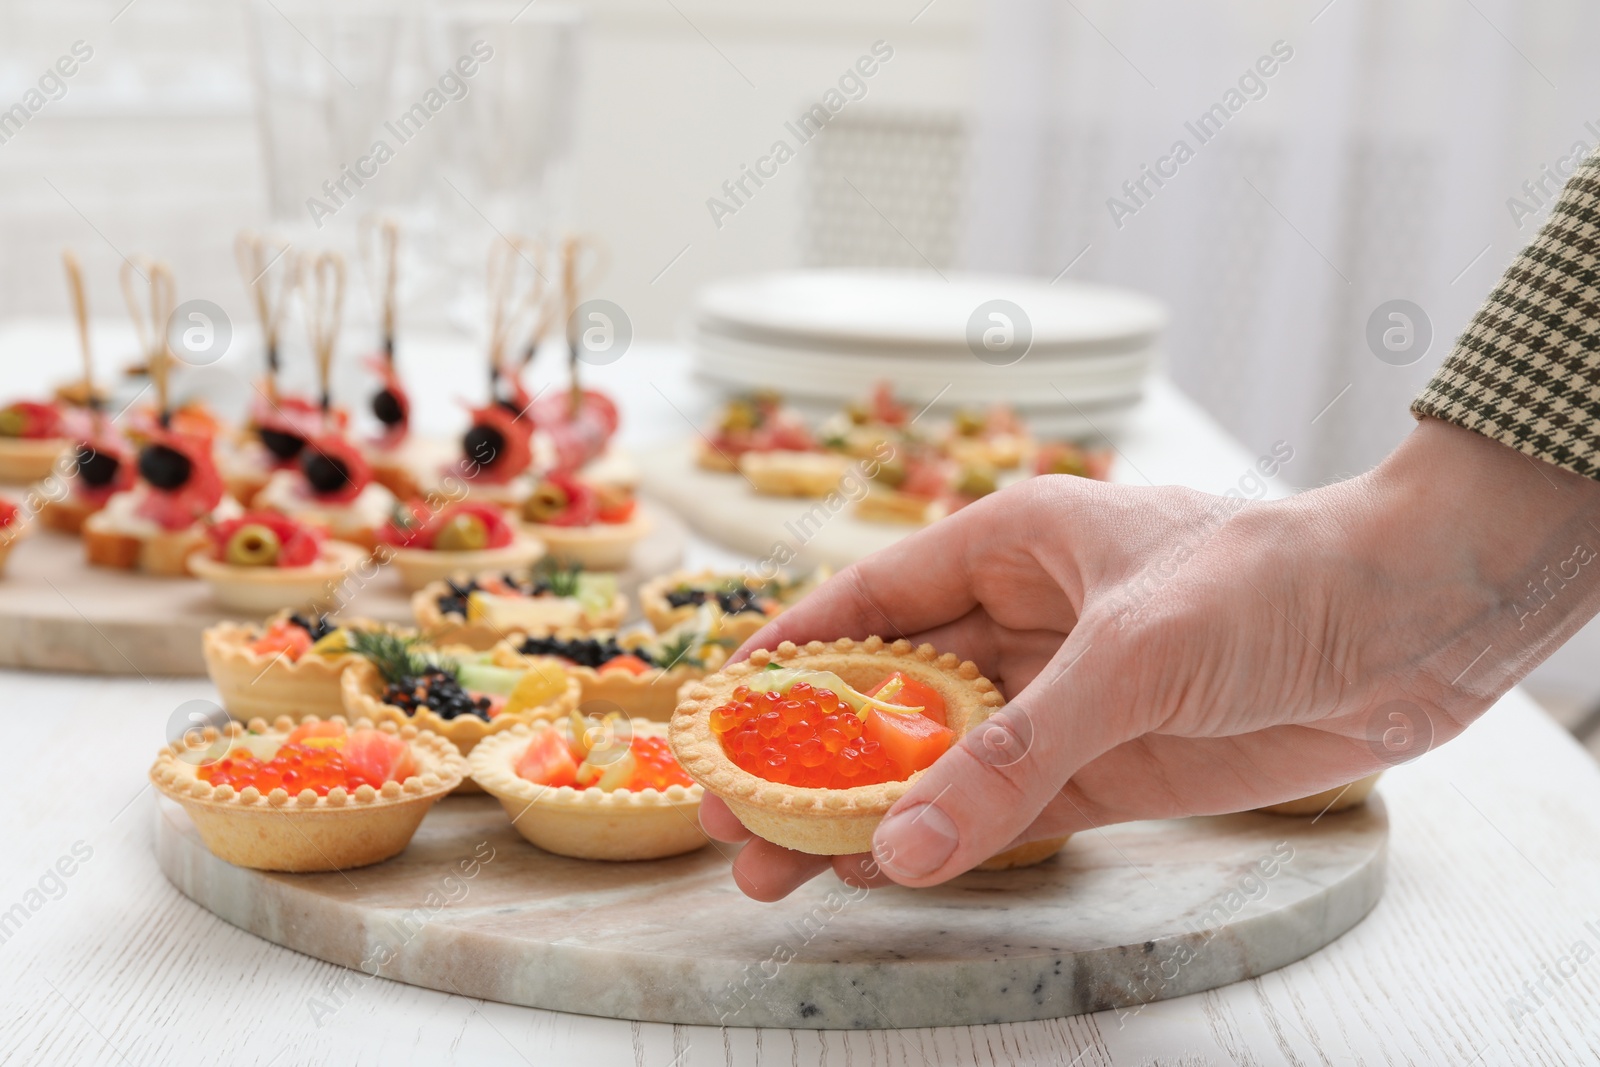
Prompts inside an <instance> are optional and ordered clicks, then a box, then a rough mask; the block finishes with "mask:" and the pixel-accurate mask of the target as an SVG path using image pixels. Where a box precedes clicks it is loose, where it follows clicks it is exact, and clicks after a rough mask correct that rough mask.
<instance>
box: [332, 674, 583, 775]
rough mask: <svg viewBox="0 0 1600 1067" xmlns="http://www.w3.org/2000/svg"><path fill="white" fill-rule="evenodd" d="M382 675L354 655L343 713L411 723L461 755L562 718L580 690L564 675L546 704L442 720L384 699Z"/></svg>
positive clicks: (344, 682) (343, 684) (344, 684)
mask: <svg viewBox="0 0 1600 1067" xmlns="http://www.w3.org/2000/svg"><path fill="white" fill-rule="evenodd" d="M383 688H384V687H383V676H382V675H380V674H379V673H378V668H376V667H374V666H373V665H372V663H371V661H369V660H367V659H364V658H360V657H357V662H355V663H352V664H351V665H350V666H349V667H348V668H347V669H346V670H345V672H344V675H343V676H342V677H341V678H340V679H339V696H340V699H341V700H342V702H343V704H344V710H345V714H347V715H350V716H355V717H361V718H368V719H371V720H373V721H374V722H388V723H395V724H397V725H398V724H402V723H404V724H410V725H412V726H416V727H418V728H419V729H423V730H427V731H429V732H430V733H435V734H438V735H439V736H440V737H443V738H444V739H445V740H447V741H449V742H450V743H451V744H452V745H454V746H455V747H456V751H458V752H460V753H461V755H462V756H468V755H471V754H472V750H473V749H474V748H475V747H477V745H478V743H479V742H480V741H483V740H484V739H485V738H487V737H490V736H492V735H494V734H497V733H500V732H501V731H504V730H509V729H511V728H512V727H514V726H516V725H518V724H519V723H521V724H528V723H532V722H534V721H536V720H538V719H561V718H565V717H566V716H567V715H569V714H570V713H572V712H573V711H575V710H577V707H578V700H579V696H580V694H581V692H582V690H581V688H580V687H579V685H578V682H577V680H576V679H574V678H573V677H572V675H571V674H570V673H569V674H568V675H567V688H566V690H565V691H564V692H563V693H562V694H561V695H560V696H559V697H557V698H556V699H555V700H553V701H551V702H550V703H549V704H541V705H539V706H538V707H537V708H534V709H533V710H531V711H526V712H513V713H512V714H509V715H507V714H504V713H502V714H500V715H496V716H495V717H494V718H493V719H490V720H489V721H488V722H484V721H483V720H482V719H480V718H478V717H477V716H476V715H461V716H458V717H456V718H454V719H441V718H440V717H439V716H438V714H437V713H436V712H434V711H433V710H432V709H431V708H423V709H421V710H419V711H418V712H417V713H416V714H415V715H407V714H406V713H405V709H404V708H400V707H397V706H395V705H394V704H386V703H384V702H383V699H382V697H383ZM478 791H479V790H478V787H477V785H476V784H475V783H474V782H473V781H472V779H470V778H466V779H463V781H462V782H461V785H460V787H459V788H458V789H457V792H460V793H476V792H478Z"/></svg>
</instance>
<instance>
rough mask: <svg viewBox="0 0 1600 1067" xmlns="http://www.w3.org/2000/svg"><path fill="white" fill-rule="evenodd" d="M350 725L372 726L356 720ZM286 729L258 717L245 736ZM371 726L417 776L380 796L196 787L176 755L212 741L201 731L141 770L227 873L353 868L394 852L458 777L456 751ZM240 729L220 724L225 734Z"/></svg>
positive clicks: (404, 731)
mask: <svg viewBox="0 0 1600 1067" xmlns="http://www.w3.org/2000/svg"><path fill="white" fill-rule="evenodd" d="M353 725H354V726H355V727H357V728H360V727H365V726H371V725H373V724H372V722H371V721H370V720H358V721H357V722H356V723H355V724H353ZM294 726H295V723H294V722H293V721H291V720H290V719H289V718H287V717H283V718H280V719H279V720H278V721H277V722H275V723H273V724H272V726H271V727H270V728H269V727H268V726H267V723H266V722H265V720H262V719H254V720H252V721H251V722H250V724H249V727H248V729H249V730H250V731H251V732H255V733H271V734H278V735H280V736H287V735H288V733H289V731H290V730H291V729H293V728H294ZM378 728H379V729H383V730H388V731H391V732H395V733H398V734H399V736H400V737H402V738H404V739H405V740H406V741H407V742H409V743H410V745H411V751H412V755H413V756H414V757H415V758H416V760H417V765H418V768H419V771H420V773H418V774H416V775H413V776H412V777H410V778H407V779H406V780H405V781H404V782H403V783H402V782H385V783H384V785H383V788H381V789H374V788H372V787H371V786H367V785H364V786H362V787H361V788H359V789H357V790H355V791H354V792H348V793H347V792H346V791H345V790H343V789H334V790H330V791H329V793H328V795H327V796H321V797H319V796H317V794H316V793H315V792H313V791H311V790H309V789H307V790H305V791H303V792H301V793H300V794H299V795H297V796H290V795H289V794H288V793H287V792H285V791H284V790H282V789H274V790H273V791H272V792H271V793H268V794H265V795H263V794H261V793H259V792H257V791H256V790H255V789H254V788H246V789H244V790H241V791H239V792H235V791H234V790H233V788H232V787H231V786H219V787H213V786H212V785H211V784H210V783H209V782H204V781H201V780H200V779H199V778H198V777H197V775H196V770H197V767H198V763H197V762H195V763H191V762H189V760H187V759H185V758H184V757H185V756H186V755H190V754H191V753H192V752H194V751H195V750H197V749H200V748H204V747H206V746H207V745H209V744H211V743H212V742H214V741H216V740H217V739H219V738H220V737H221V736H222V735H221V734H219V733H218V732H217V731H216V730H214V729H212V728H210V727H207V728H206V729H205V731H204V733H203V734H202V735H201V736H199V737H194V736H191V737H188V738H184V739H180V740H179V741H178V742H176V743H174V744H172V745H169V746H167V747H166V748H165V749H163V750H162V751H161V753H160V754H159V755H158V756H157V757H156V761H155V763H154V764H152V765H151V767H150V781H151V782H152V783H153V784H154V785H155V787H156V788H157V789H158V790H160V791H161V793H162V794H163V795H165V796H167V797H170V798H171V799H173V800H175V801H177V802H178V803H179V804H181V805H183V808H184V810H185V811H186V812H188V814H189V818H190V819H191V820H193V822H194V825H195V829H196V830H198V831H199V833H200V840H201V841H202V842H204V843H205V846H206V848H207V849H209V850H210V851H211V853H212V854H213V855H215V856H216V857H217V858H218V859H222V860H225V861H227V862H228V863H231V864H234V865H235V866H238V867H250V868H254V869H256V870H263V871H297V872H305V871H334V870H343V869H344V868H347V867H362V866H366V865H367V864H370V863H379V862H382V861H383V860H386V859H389V858H390V857H392V856H396V855H398V854H399V853H401V852H403V851H404V850H405V847H406V845H408V844H410V842H411V837H412V835H413V834H415V833H416V831H417V826H418V825H420V824H421V822H422V819H423V816H425V815H427V813H428V809H429V808H431V807H432V806H433V805H434V804H435V803H436V802H437V801H439V800H440V799H442V798H443V797H444V796H445V794H447V793H449V792H450V790H452V789H454V788H455V787H456V785H457V784H459V783H460V781H461V777H462V774H463V772H464V770H465V763H464V761H463V760H462V758H461V754H460V753H459V752H457V751H456V750H455V748H454V746H452V745H451V744H450V743H449V742H447V741H446V740H445V739H444V738H442V737H439V736H438V735H437V734H431V733H427V732H425V731H418V730H416V729H415V728H413V727H410V726H406V727H396V726H394V725H393V724H379V725H378ZM245 730H246V727H244V726H242V725H241V724H239V723H236V722H235V723H230V724H229V730H228V735H229V736H239V735H240V734H242V733H244V732H245ZM186 742H188V743H186Z"/></svg>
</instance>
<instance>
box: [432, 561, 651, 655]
mask: <svg viewBox="0 0 1600 1067" xmlns="http://www.w3.org/2000/svg"><path fill="white" fill-rule="evenodd" d="M493 573H498V572H493ZM449 591H450V589H449V586H447V585H445V583H444V579H442V578H441V579H439V580H438V581H433V582H429V583H428V584H427V585H425V586H423V587H422V588H421V589H419V590H417V591H416V592H415V593H412V594H411V616H412V618H414V619H415V620H416V622H417V629H418V630H419V631H421V633H422V635H423V637H424V638H426V639H427V641H428V642H429V643H430V644H435V645H466V646H467V647H468V648H470V649H472V650H474V651H476V652H487V651H488V650H489V649H491V648H493V647H494V646H495V645H497V644H499V643H500V642H501V641H503V640H505V638H506V634H507V631H504V630H500V629H498V628H497V627H495V626H492V625H490V624H489V623H487V622H483V621H475V622H468V621H467V620H466V618H464V617H462V616H459V615H446V614H444V612H442V611H440V610H439V598H440V597H441V596H444V595H445V594H446V593H448V592H449ZM627 617H628V598H627V597H626V596H624V595H622V594H621V593H618V594H617V595H616V598H615V599H614V600H612V602H611V606H610V607H609V608H607V609H606V610H605V611H603V612H600V613H598V614H589V613H587V612H586V613H584V614H583V615H580V616H579V618H578V622H577V625H576V626H575V629H576V630H578V631H579V632H580V633H589V632H590V631H593V630H614V629H616V628H617V627H618V626H621V625H622V620H623V619H625V618H627Z"/></svg>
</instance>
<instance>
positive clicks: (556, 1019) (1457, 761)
mask: <svg viewBox="0 0 1600 1067" xmlns="http://www.w3.org/2000/svg"><path fill="white" fill-rule="evenodd" d="M18 336H20V335H19V334H18V333H17V332H16V331H11V332H9V333H8V332H6V331H4V330H0V366H13V365H15V360H14V359H8V358H7V357H8V356H13V355H15V351H16V350H15V347H14V342H15V341H16V339H17V338H18ZM28 336H29V337H30V338H32V339H33V340H37V339H38V335H37V334H34V333H32V332H29V333H28ZM8 342H12V343H8ZM644 354H645V353H641V355H644ZM649 358H650V361H651V362H650V364H649V369H648V370H647V371H645V372H644V373H643V374H639V373H637V372H638V370H639V368H638V367H635V368H634V370H635V372H636V373H635V374H634V375H633V376H632V377H631V378H629V379H627V380H624V378H625V376H623V375H620V374H619V375H616V376H615V381H614V383H613V384H614V387H615V388H617V390H618V392H619V394H621V395H622V396H623V397H624V399H625V404H626V407H627V410H628V411H629V414H630V418H631V419H632V424H631V426H630V429H629V431H628V437H629V438H630V440H631V441H632V442H633V443H634V444H635V445H638V444H641V443H643V442H645V441H647V440H649V439H650V438H651V436H652V435H653V436H654V437H656V438H660V437H662V436H670V435H675V434H678V433H680V432H686V431H687V427H686V426H684V425H683V421H682V417H681V416H680V415H678V414H677V413H676V412H675V411H673V410H672V409H673V407H674V406H679V407H682V408H683V410H684V411H685V413H687V414H690V415H691V416H693V415H696V414H698V413H699V411H698V409H695V410H693V411H691V409H690V408H689V406H688V405H689V404H690V403H691V400H690V397H691V396H692V394H691V392H690V390H689V389H688V386H687V383H686V380H685V378H684V375H683V366H682V361H681V359H680V358H679V357H678V356H677V355H676V354H675V353H673V352H672V351H671V350H667V349H662V350H658V351H654V352H651V353H649ZM627 363H628V361H627V360H624V361H622V363H621V364H618V365H614V367H613V368H608V369H609V370H615V369H616V367H617V366H625V365H626V364H627ZM641 363H642V361H641ZM457 374H458V376H459V371H458V372H457ZM595 377H596V379H597V381H598V380H600V379H602V378H603V375H601V374H596V375H595ZM658 390H659V391H658ZM652 397H653V398H654V399H653V400H652ZM1125 450H1126V451H1127V453H1128V459H1129V461H1130V464H1131V465H1132V466H1135V467H1137V468H1138V470H1141V471H1143V472H1144V474H1145V475H1147V476H1148V477H1150V478H1151V479H1152V480H1156V481H1167V480H1172V481H1181V482H1186V483H1187V484H1191V485H1194V486H1196V487H1197V488H1202V489H1207V490H1211V491H1214V492H1217V491H1222V490H1224V489H1226V488H1228V487H1229V486H1230V485H1234V484H1237V481H1238V479H1239V478H1240V476H1241V475H1242V474H1243V473H1244V472H1245V471H1246V470H1247V468H1248V467H1249V466H1250V464H1251V462H1252V457H1251V455H1250V454H1249V453H1247V452H1246V451H1244V450H1243V449H1241V448H1240V447H1239V446H1238V445H1237V444H1234V443H1232V442H1230V441H1228V440H1227V438H1226V437H1224V436H1223V435H1221V433H1220V432H1219V431H1217V430H1216V428H1215V426H1214V425H1213V424H1211V423H1210V421H1209V420H1208V419H1206V418H1205V417H1204V416H1203V415H1201V414H1200V413H1199V412H1198V411H1196V410H1195V409H1194V408H1193V407H1192V405H1190V404H1189V403H1188V402H1187V401H1185V400H1183V399H1182V398H1181V397H1179V396H1177V395H1176V394H1175V393H1173V392H1172V391H1171V390H1170V389H1169V388H1167V387H1165V386H1161V385H1159V384H1158V386H1157V388H1156V389H1155V390H1154V392H1153V395H1152V400H1151V404H1150V408H1149V410H1148V411H1147V413H1146V415H1145V417H1144V418H1143V419H1142V420H1141V422H1140V425H1139V427H1137V428H1136V430H1135V432H1134V433H1133V434H1131V435H1130V436H1129V439H1128V442H1127V443H1126V445H1125ZM1122 478H1123V479H1124V480H1131V481H1138V480H1141V479H1140V478H1139V477H1138V475H1137V473H1131V472H1130V471H1124V472H1123V474H1122ZM694 554H695V557H696V560H697V561H708V562H709V561H713V560H718V559H726V554H725V553H721V552H719V551H717V550H716V549H715V548H714V547H713V546H710V545H706V544H704V543H699V544H697V545H696V546H695V549H694ZM0 692H3V693H4V694H5V699H4V700H3V701H0V725H3V726H4V728H5V730H6V733H5V736H6V737H7V738H8V739H9V743H8V744H7V745H6V746H5V754H6V755H5V759H6V765H5V770H4V773H0V812H4V817H5V820H6V821H5V831H4V834H3V838H0V840H3V841H4V845H5V861H4V872H3V874H0V1064H10V1063H17V1064H29V1065H32V1064H80V1063H81V1064H108V1065H112V1064H132V1065H144V1064H150V1065H157V1064H160V1065H162V1067H167V1065H175V1064H176V1065H186V1064H218V1063H226V1064H260V1065H269V1064H276V1065H284V1067H287V1065H299V1064H324V1063H326V1064H334V1065H338V1067H355V1065H374V1067H393V1065H395V1064H405V1063H423V1064H435V1063H450V1062H461V1063H472V1064H513V1065H514V1064H523V1063H526V1064H537V1065H540V1067H543V1065H545V1064H559V1065H566V1064H574V1065H583V1067H591V1065H598V1067H610V1065H612V1064H618V1065H633V1067H706V1065H713V1064H722V1065H728V1067H733V1065H739V1067H744V1065H750V1064H771V1065H778V1064H785V1065H798V1064H818V1065H821V1067H830V1065H863V1067H866V1065H873V1067H876V1065H884V1067H890V1065H893V1067H918V1065H922V1064H928V1065H937V1067H945V1065H953V1064H967V1063H975V1064H1007V1065H1009V1064H1035V1063H1038V1064H1081V1065H1084V1067H1103V1065H1108V1064H1114V1065H1128V1067H1157V1065H1160V1067H1180V1065H1181V1067H1199V1065H1209V1064H1219V1065H1220V1064H1233V1063H1237V1064H1277V1063H1293V1064H1343V1063H1370V1064H1403V1063H1418V1064H1434V1063H1449V1064H1471V1063H1479V1064H1498V1063H1513V1064H1522V1063H1548V1064H1571V1063H1584V1062H1595V1061H1597V1060H1600V894H1597V893H1596V891H1595V888H1594V887H1595V886H1597V885H1600V769H1597V767H1596V765H1595V764H1594V763H1593V761H1591V760H1590V758H1589V757H1588V756H1587V755H1586V754H1585V753H1583V752H1582V751H1581V750H1580V749H1579V748H1578V747H1577V745H1576V744H1574V743H1573V742H1572V741H1571V740H1570V739H1569V738H1568V737H1567V736H1566V734H1565V733H1563V732H1562V731H1561V729H1560V728H1559V727H1557V726H1556V725H1555V724H1554V723H1553V722H1552V721H1551V720H1550V719H1549V718H1548V717H1547V716H1545V715H1544V713H1543V712H1542V711H1540V710H1539V709H1538V708H1537V707H1536V706H1535V705H1534V704H1533V703H1532V702H1531V701H1530V700H1528V699H1527V698H1526V697H1524V696H1522V695H1521V694H1519V693H1512V694H1511V695H1509V696H1508V697H1506V698H1505V699H1504V700H1503V701H1501V702H1500V704H1499V705H1497V706H1496V707H1495V709H1494V710H1493V711H1491V712H1490V713H1489V714H1488V715H1487V716H1486V717H1485V718H1484V719H1483V720H1482V721H1481V722H1480V723H1479V724H1478V725H1477V726H1475V727H1474V728H1473V729H1472V730H1470V731H1468V732H1467V734H1466V735H1465V736H1464V737H1462V738H1460V739H1459V740H1457V741H1456V742H1454V743H1452V744H1451V745H1449V746H1448V747H1446V748H1444V749H1441V750H1439V751H1437V752H1434V753H1431V754H1429V755H1428V756H1426V757H1424V758H1423V759H1421V760H1419V761H1418V762H1416V763H1414V764H1411V765H1409V766H1406V767H1402V768H1399V769H1397V770H1394V771H1391V772H1390V773H1389V774H1388V775H1387V776H1386V777H1385V779H1384V782H1383V784H1382V786H1381V789H1382V791H1383V793H1384V796H1385V798H1386V800H1387V801H1388V805H1389V811H1390V817H1391V819H1392V823H1393V837H1392V843H1391V856H1390V874H1389V887H1388V891H1387V893H1386V895H1385V897H1384V899H1383V901H1382V902H1381V903H1380V904H1379V905H1378V907H1377V908H1376V910H1375V911H1374V912H1373V913H1372V914H1371V915H1370V916H1369V917H1368V918H1367V919H1366V920H1364V921H1363V922H1362V923H1361V924H1360V925H1359V926H1357V927H1356V928H1355V930H1353V931H1352V932H1351V933H1349V934H1347V935H1346V936H1345V937H1343V938H1341V939H1340V940H1338V941H1337V942H1335V943H1334V944H1333V945H1331V946H1329V947H1328V948H1326V949H1324V950H1323V951H1321V952H1318V953H1316V954H1315V955H1313V956H1312V957H1310V958H1308V959H1306V960H1304V961H1302V962H1300V963H1297V964H1293V965H1291V966H1289V967H1286V968H1284V969H1282V970H1280V971H1276V972H1273V973H1271V974H1268V975H1266V976H1264V977H1262V978H1260V979H1256V980H1254V981H1250V982H1245V983H1240V984H1238V985H1235V986H1231V987H1227V988H1223V989H1218V990H1214V991H1212V992H1209V993H1205V994H1201V995H1198V996H1193V997H1186V998H1183V999H1179V1000H1172V1001H1165V1002H1158V1003H1153V1004H1150V1005H1147V1006H1145V1007H1144V1008H1143V1009H1141V1010H1138V1011H1130V1012H1127V1013H1118V1012H1105V1013H1101V1014H1099V1015H1094V1016H1087V1017H1081V1018H1072V1019H1061V1020H1053V1021H1048V1022H1040V1023H1024V1024H1008V1025H999V1026H984V1027H964V1028H952V1029H944V1030H913V1031H871V1032H869V1031H863V1032H849V1033H845V1032H812V1031H779V1030H718V1029H713V1028H703V1027H683V1026H667V1025H658V1024H650V1023H633V1022H626V1021H617V1020H610V1019H598V1018H590V1017H586V1016H578V1015H563V1014H557V1013H552V1012H542V1011H534V1010H529V1009H525V1008H516V1007H509V1006H506V1005H500V1004H494V1003H481V1002H477V1001H473V1000H469V999H466V998H463V997H459V996H452V995H446V994H442V993H437V992H434V991H431V990H425V989H418V988H413V987H410V986H405V985H400V984H397V983H393V982H388V981H384V980H376V981H364V982H358V983H355V984H353V985H346V988H347V989H350V990H352V992H351V993H350V995H349V996H348V998H347V1002H346V1003H345V1004H344V1005H343V1007H342V1008H340V1010H338V1011H337V1012H336V1013H335V1014H334V1015H333V1016H332V1017H331V1018H323V1019H322V1020H321V1021H322V1023H323V1025H321V1026H320V1027H319V1026H318V1025H317V1022H318V1020H317V1018H316V1016H315V1015H314V1014H313V1012H312V1010H311V1007H310V1005H309V1002H310V1001H311V1000H312V999H313V998H321V997H326V996H327V995H328V994H327V990H328V988H329V986H330V985H331V984H332V983H335V982H339V981H341V980H344V981H346V982H348V978H349V974H348V972H345V971H343V970H342V969H341V968H337V967H334V966H332V965H329V964H326V963H321V962H319V961H317V960H314V959H311V958H309V957H305V956H301V955H298V954H296V953H294V952H290V951H288V950H285V949H282V948H279V947H277V946H275V945H272V944H269V943H267V942H265V941H262V940H259V939H257V938H255V937H253V936H251V935H249V934H245V933H243V932H241V931H239V930H237V929H235V928H233V927H230V926H228V925H227V924H226V923H224V922H222V921H221V920H219V919H217V918H215V917H213V916H212V915H211V914H210V913H208V912H205V911H203V910H201V909H200V908H198V907H197V906H195V905H194V904H192V903H190V902H189V901H188V900H187V899H185V898H184V897H182V896H181V895H180V894H178V892H177V891H176V890H174V889H173V888H172V887H171V886H170V885H168V883H167V882H166V880H165V879H164V878H163V877H162V876H161V874H160V872H159V871H158V870H157V868H156V863H155V860H154V857H153V856H152V854H151V847H150V846H151V826H152V821H153V818H154V804H153V800H152V797H151V795H150V791H149V790H148V789H147V788H146V787H145V785H144V773H145V770H146V768H147V767H148V765H149V763H150V761H151V759H152V757H153V754H154V752H155V749H156V748H157V747H158V746H159V745H160V744H161V743H162V740H163V736H164V733H165V729H166V723H167V720H168V716H169V715H171V714H172V712H173V710H174V709H175V708H177V707H178V706H179V705H180V704H182V703H183V702H184V701H186V700H190V699H195V698H204V697H209V696H211V695H212V693H211V690H210V687H209V686H208V685H207V684H206V683H205V682H201V681H184V682H175V681H164V680H159V679H156V680H149V681H146V680H141V679H138V678H134V679H121V680H119V679H97V678H73V677H60V676H51V675H44V674H28V673H17V672H0ZM62 871H70V872H71V873H70V874H69V875H62V874H61V873H60V872H62ZM775 906H778V907H781V906H782V905H775ZM1588 923H1593V926H1588V925H1586V924H1588ZM706 936H707V937H708V938H711V937H715V936H716V931H714V930H710V931H706ZM1580 945H1581V947H1579V946H1580ZM1580 957H1581V959H1582V962H1579V959H1580ZM1525 983H1526V985H1525ZM1541 986H1542V988H1541ZM1516 1002H1520V1004H1521V1007H1519V1006H1518V1003H1516ZM1524 1009H1525V1010H1524Z"/></svg>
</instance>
